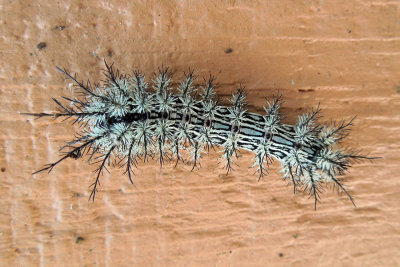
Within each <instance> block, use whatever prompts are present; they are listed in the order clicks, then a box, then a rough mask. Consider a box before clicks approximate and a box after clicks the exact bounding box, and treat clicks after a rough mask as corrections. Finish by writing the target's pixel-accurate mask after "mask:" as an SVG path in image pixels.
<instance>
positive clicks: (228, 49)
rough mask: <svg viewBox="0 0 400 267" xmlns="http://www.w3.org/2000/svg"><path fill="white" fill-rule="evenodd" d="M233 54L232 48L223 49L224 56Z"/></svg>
mask: <svg viewBox="0 0 400 267" xmlns="http://www.w3.org/2000/svg"><path fill="white" fill-rule="evenodd" d="M232 52H233V49H232V48H230V47H229V48H227V49H225V54H230V53H232Z"/></svg>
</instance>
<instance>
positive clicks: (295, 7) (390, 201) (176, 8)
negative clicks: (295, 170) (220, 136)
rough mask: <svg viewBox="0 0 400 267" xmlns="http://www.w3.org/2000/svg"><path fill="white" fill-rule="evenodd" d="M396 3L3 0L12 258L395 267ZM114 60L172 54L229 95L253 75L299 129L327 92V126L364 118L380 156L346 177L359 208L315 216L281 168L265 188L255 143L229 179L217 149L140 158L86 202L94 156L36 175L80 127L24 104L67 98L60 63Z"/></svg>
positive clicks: (0, 140)
mask: <svg viewBox="0 0 400 267" xmlns="http://www.w3.org/2000/svg"><path fill="white" fill-rule="evenodd" d="M399 6H400V2H399V1H380V0H377V1H361V0H359V1H345V0H337V1H334V0H332V1H287V0H285V1H248V2H246V1H161V2H158V1H152V2H149V3H147V2H146V1H140V2H139V1H114V2H109V1H32V2H30V3H28V1H6V0H1V1H0V40H1V41H0V62H1V63H0V104H1V107H0V112H1V113H0V116H1V117H0V146H1V148H0V152H1V153H0V167H1V172H0V258H1V260H0V265H1V266H38V265H40V266H97V265H98V266H131V265H137V266H145V265H154V266H164V265H178V266H179V265H181V266H182V265H208V266H214V265H217V266H226V265H236V266H244V265H260V266H261V265H264V266H266V265H269V266H274V265H276V266H399V265H400V252H399V251H400V223H399V222H400V208H399V207H400V193H399V191H400V187H399V185H400V177H399V172H400V166H399V158H400V151H399V148H400V146H399V144H400V143H399V137H400V134H399V130H400V127H399V126H400V124H399V123H400V117H399V111H400V102H399V99H400V94H399V93H400V11H399ZM40 43H45V47H43V46H44V44H42V45H39V44H40ZM229 52H230V53H229ZM103 58H106V59H107V60H108V61H110V62H115V64H116V65H117V66H118V67H119V68H120V69H121V70H122V71H126V72H129V71H131V70H133V69H134V68H140V69H141V70H143V71H145V72H146V73H147V74H148V75H149V76H150V74H151V73H152V72H153V71H154V70H155V69H156V68H157V67H158V66H160V65H161V64H166V65H169V66H171V67H172V68H173V69H174V70H175V71H176V72H177V73H178V74H179V73H181V71H183V70H187V68H188V67H192V68H195V69H196V70H197V72H198V74H200V75H207V74H208V72H209V71H211V72H212V73H214V74H217V75H218V81H219V83H220V87H219V88H218V92H219V94H220V95H222V96H225V95H229V94H230V93H231V91H232V90H233V89H234V87H235V85H237V84H239V83H240V82H241V83H243V84H244V85H246V88H247V89H248V102H249V104H250V105H251V106H250V109H251V111H254V112H261V111H262V106H263V105H264V104H265V103H266V102H265V100H264V97H265V96H272V94H273V92H274V91H273V90H274V89H280V91H281V92H282V93H283V95H284V98H285V101H286V102H285V104H284V106H283V108H282V112H283V113H284V114H285V115H286V116H287V117H286V119H285V122H287V123H293V122H295V121H296V118H297V115H298V114H299V113H301V112H304V111H307V110H310V109H311V107H313V106H316V105H317V103H318V102H320V103H321V107H322V109H323V111H324V115H325V119H326V120H329V119H340V118H350V117H351V116H353V115H355V114H358V118H357V120H356V126H355V127H354V130H353V131H352V135H351V136H350V138H349V139H348V140H347V141H346V143H345V144H346V145H347V146H350V147H353V148H357V149H361V150H362V151H364V152H367V153H369V154H370V155H373V156H383V157H384V158H383V159H381V160H376V161H374V162H364V163H362V164H359V165H357V166H355V167H354V168H352V169H351V172H350V173H349V174H348V175H347V179H348V180H347V185H349V190H350V191H351V192H352V193H353V195H354V197H355V199H356V203H357V205H358V208H357V209H355V208H353V206H352V205H351V203H350V201H349V200H348V199H347V198H346V197H345V196H344V195H337V194H336V193H335V192H332V191H331V190H329V189H327V190H326V192H325V194H324V195H323V198H322V203H321V204H320V205H319V207H318V210H317V211H316V212H314V209H313V201H312V200H309V199H307V196H306V195H303V194H298V195H296V196H293V193H292V190H291V188H290V187H289V188H288V187H287V186H286V184H285V182H283V181H281V176H280V174H279V173H278V171H279V169H278V167H279V165H278V164H277V163H275V164H274V165H273V166H272V167H271V174H270V175H269V176H268V177H267V178H265V179H264V180H262V181H260V182H257V177H256V176H254V175H253V172H254V170H252V169H248V166H250V160H251V158H252V155H251V153H247V152H243V153H242V154H241V155H242V157H241V158H240V159H239V161H238V163H239V164H240V166H241V167H240V168H239V167H238V168H236V171H235V172H233V173H232V174H230V175H229V176H227V177H226V176H224V171H223V170H222V169H221V167H222V166H221V165H218V164H217V160H218V157H219V154H218V153H212V154H211V155H209V156H206V157H205V158H204V159H203V161H202V165H203V168H202V169H200V170H198V171H194V172H190V167H189V166H183V165H178V167H177V168H173V167H172V166H170V165H168V166H166V167H165V168H163V169H160V168H159V167H158V166H157V165H156V164H154V163H150V164H147V165H144V164H141V166H140V167H139V169H138V170H137V171H136V177H135V186H136V188H135V187H134V186H132V185H131V184H130V183H129V180H128V178H127V177H126V176H123V175H122V171H121V170H119V169H113V170H112V172H111V174H106V175H105V176H104V177H103V178H102V184H101V187H100V192H99V194H98V195H97V199H96V201H95V203H94V204H91V203H88V196H89V189H88V185H89V184H90V183H91V182H92V181H93V178H94V176H93V174H92V171H93V170H94V169H95V166H90V165H88V164H87V162H85V161H84V160H79V161H74V160H72V159H71V160H68V161H66V162H64V164H62V165H61V166H58V167H57V168H56V169H55V170H54V171H53V172H52V173H51V174H50V175H48V174H45V173H44V174H40V175H35V176H32V175H31V173H32V172H33V171H35V170H37V169H38V168H40V167H41V166H42V165H43V164H45V163H47V162H49V161H54V160H55V159H57V158H58V153H57V150H58V148H59V147H60V146H61V145H62V144H63V142H64V141H67V140H70V139H71V138H72V137H73V133H74V128H73V127H71V126H70V124H69V123H68V122H64V123H61V124H58V123H56V122H54V121H52V120H46V119H42V120H37V121H34V120H32V119H31V118H27V117H24V116H20V115H19V113H18V112H40V111H52V110H54V109H55V104H54V103H53V102H52V101H51V97H58V96H60V95H65V96H69V90H68V83H69V82H68V81H64V79H63V76H62V75H61V74H60V73H59V72H57V70H56V68H55V66H61V67H65V68H67V69H68V70H70V71H73V72H76V73H78V75H79V77H80V78H82V79H88V78H90V79H92V80H94V81H99V79H101V78H102V75H101V71H102V70H103V69H104V65H103ZM178 76H179V75H178Z"/></svg>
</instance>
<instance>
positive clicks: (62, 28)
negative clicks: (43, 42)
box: [53, 25, 65, 31]
mask: <svg viewBox="0 0 400 267" xmlns="http://www.w3.org/2000/svg"><path fill="white" fill-rule="evenodd" d="M53 29H54V30H57V31H62V30H64V29H65V26H64V25H57V26H55V27H54V28H53Z"/></svg>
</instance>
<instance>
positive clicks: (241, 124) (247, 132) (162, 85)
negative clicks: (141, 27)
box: [24, 62, 373, 209]
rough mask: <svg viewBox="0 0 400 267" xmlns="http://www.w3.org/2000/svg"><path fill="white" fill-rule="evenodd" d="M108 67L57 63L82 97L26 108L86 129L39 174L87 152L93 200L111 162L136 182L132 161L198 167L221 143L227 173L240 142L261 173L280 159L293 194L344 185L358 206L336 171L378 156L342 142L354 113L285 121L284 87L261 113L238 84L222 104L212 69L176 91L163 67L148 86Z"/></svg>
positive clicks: (316, 113) (188, 76) (315, 113)
mask: <svg viewBox="0 0 400 267" xmlns="http://www.w3.org/2000/svg"><path fill="white" fill-rule="evenodd" d="M105 66H106V70H105V73H104V74H105V76H106V80H105V81H104V82H103V84H93V85H92V84H91V83H90V81H88V82H87V83H86V84H85V83H84V82H83V81H79V80H78V79H77V78H76V75H74V76H72V75H71V74H69V73H68V72H67V71H66V70H62V69H60V68H58V67H57V69H58V70H59V71H60V72H62V73H63V74H64V75H66V77H67V78H69V79H71V80H72V81H73V82H74V85H75V87H74V88H75V89H76V90H77V92H78V93H79V94H80V96H81V97H80V98H77V97H71V98H69V97H62V98H63V99H64V100H67V101H68V102H70V105H69V106H68V105H65V104H62V103H61V102H60V101H58V100H57V99H55V98H53V100H54V102H55V103H56V104H57V106H58V107H59V108H60V111H59V112H54V113H24V114H25V115H33V116H35V117H37V118H40V117H54V118H59V117H65V118H67V119H68V118H73V119H74V122H73V123H79V124H80V129H81V130H80V132H79V133H77V135H76V138H75V139H74V140H72V141H70V142H68V143H67V144H66V145H65V146H63V147H62V148H61V149H60V151H61V152H62V153H63V156H62V157H61V158H60V159H59V160H57V161H56V162H54V163H50V164H47V165H45V166H44V167H43V168H42V169H40V170H38V171H36V172H34V174H36V173H39V172H42V171H48V172H50V171H51V170H52V169H53V168H54V167H55V166H56V165H58V164H59V163H60V162H62V161H64V160H65V159H67V158H75V159H77V158H81V157H83V156H84V155H88V157H89V159H88V161H89V163H98V164H99V166H98V168H97V169H96V170H95V173H96V180H95V181H94V182H93V184H92V185H91V187H92V191H91V194H90V196H89V200H90V199H92V200H93V201H94V199H95V196H96V192H97V191H98V186H99V185H100V176H101V175H102V172H103V170H104V169H105V170H107V167H106V166H110V165H115V164H117V165H120V166H121V167H124V168H125V172H124V174H128V177H129V180H130V182H131V183H133V180H132V176H133V175H134V172H133V168H134V167H135V166H136V165H137V163H138V161H139V160H142V161H145V162H146V161H148V159H149V158H153V159H155V160H157V161H158V162H159V163H160V164H161V165H163V164H164V162H165V161H166V160H167V161H175V162H176V164H177V163H178V162H179V161H182V162H184V161H189V162H191V163H192V164H193V168H192V170H193V169H194V168H196V167H199V166H200V158H201V157H202V155H203V154H206V153H207V152H208V151H209V149H210V148H213V149H214V148H215V147H216V146H218V147H220V148H222V150H221V153H222V158H223V160H224V161H225V165H224V168H225V169H226V171H227V173H229V172H230V171H231V170H232V166H233V165H235V164H236V163H235V161H234V160H235V158H237V157H238V152H239V149H240V148H242V149H246V150H250V151H252V152H254V164H253V165H252V167H254V168H256V172H257V173H258V174H259V179H260V178H261V177H263V176H264V175H265V174H267V173H268V171H267V169H266V167H267V166H268V165H269V164H270V163H271V162H272V160H273V159H274V158H275V159H277V160H279V161H280V163H281V173H282V174H283V180H286V181H288V183H289V184H292V185H293V191H294V193H296V191H298V190H303V191H306V192H308V193H309V195H310V197H313V198H314V205H315V209H316V207H317V202H319V199H320V194H321V192H322V190H323V187H322V184H324V183H326V184H332V185H334V186H336V187H337V188H338V189H340V190H342V191H343V192H344V193H345V194H346V195H347V196H348V198H349V199H350V200H351V202H352V203H353V205H354V206H355V204H354V200H353V198H352V197H351V195H350V194H349V193H348V192H347V190H346V189H345V187H344V186H343V184H342V179H341V178H338V177H337V176H340V175H343V174H344V172H345V171H346V170H347V169H348V168H349V167H351V164H352V163H354V162H357V161H359V160H362V159H373V158H369V157H366V156H363V155H360V154H359V153H357V152H354V151H345V150H343V149H341V148H338V147H337V145H338V144H339V143H340V141H342V140H343V139H344V138H345V137H346V136H347V135H348V134H349V130H350V127H351V126H352V125H353V120H354V118H353V119H351V120H350V121H348V122H345V121H341V122H339V123H337V122H331V123H329V124H327V125H323V124H320V123H318V122H317V121H318V119H320V117H321V116H320V108H319V106H318V107H317V108H316V109H315V110H314V109H313V110H312V111H311V112H310V113H305V114H302V115H300V116H299V117H298V121H297V123H296V124H295V125H287V124H282V123H281V120H282V116H281V114H280V113H279V108H280V106H281V103H282V101H281V96H280V95H279V93H278V94H277V95H276V96H274V97H273V99H272V100H271V101H268V99H267V104H268V106H267V107H264V109H265V112H266V114H265V115H259V114H255V113H251V112H248V111H247V109H246V101H245V92H244V90H243V87H241V86H239V87H238V88H237V89H236V92H235V93H234V94H233V97H232V99H231V100H230V102H231V104H230V106H223V105H220V101H219V99H218V97H217V96H216V92H215V78H214V77H213V76H212V75H211V74H210V76H209V77H208V78H207V79H204V84H203V85H202V86H198V85H195V80H196V78H197V76H196V75H195V74H194V71H193V70H190V69H189V71H188V72H187V73H184V75H185V78H184V79H183V80H182V81H180V82H179V83H178V86H177V88H176V90H173V88H172V86H171V81H172V74H171V72H170V71H169V69H168V68H166V67H161V68H159V69H158V71H157V72H156V73H154V79H153V80H152V84H151V86H150V85H149V83H148V82H147V81H146V79H145V75H144V74H143V73H141V72H140V71H134V72H133V74H132V75H123V74H120V73H119V71H118V70H115V69H114V68H113V65H108V64H107V62H105ZM184 155H185V156H186V157H184Z"/></svg>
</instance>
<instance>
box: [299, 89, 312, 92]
mask: <svg viewBox="0 0 400 267" xmlns="http://www.w3.org/2000/svg"><path fill="white" fill-rule="evenodd" d="M298 91H299V93H310V92H314V91H315V90H314V89H299V90H298Z"/></svg>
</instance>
